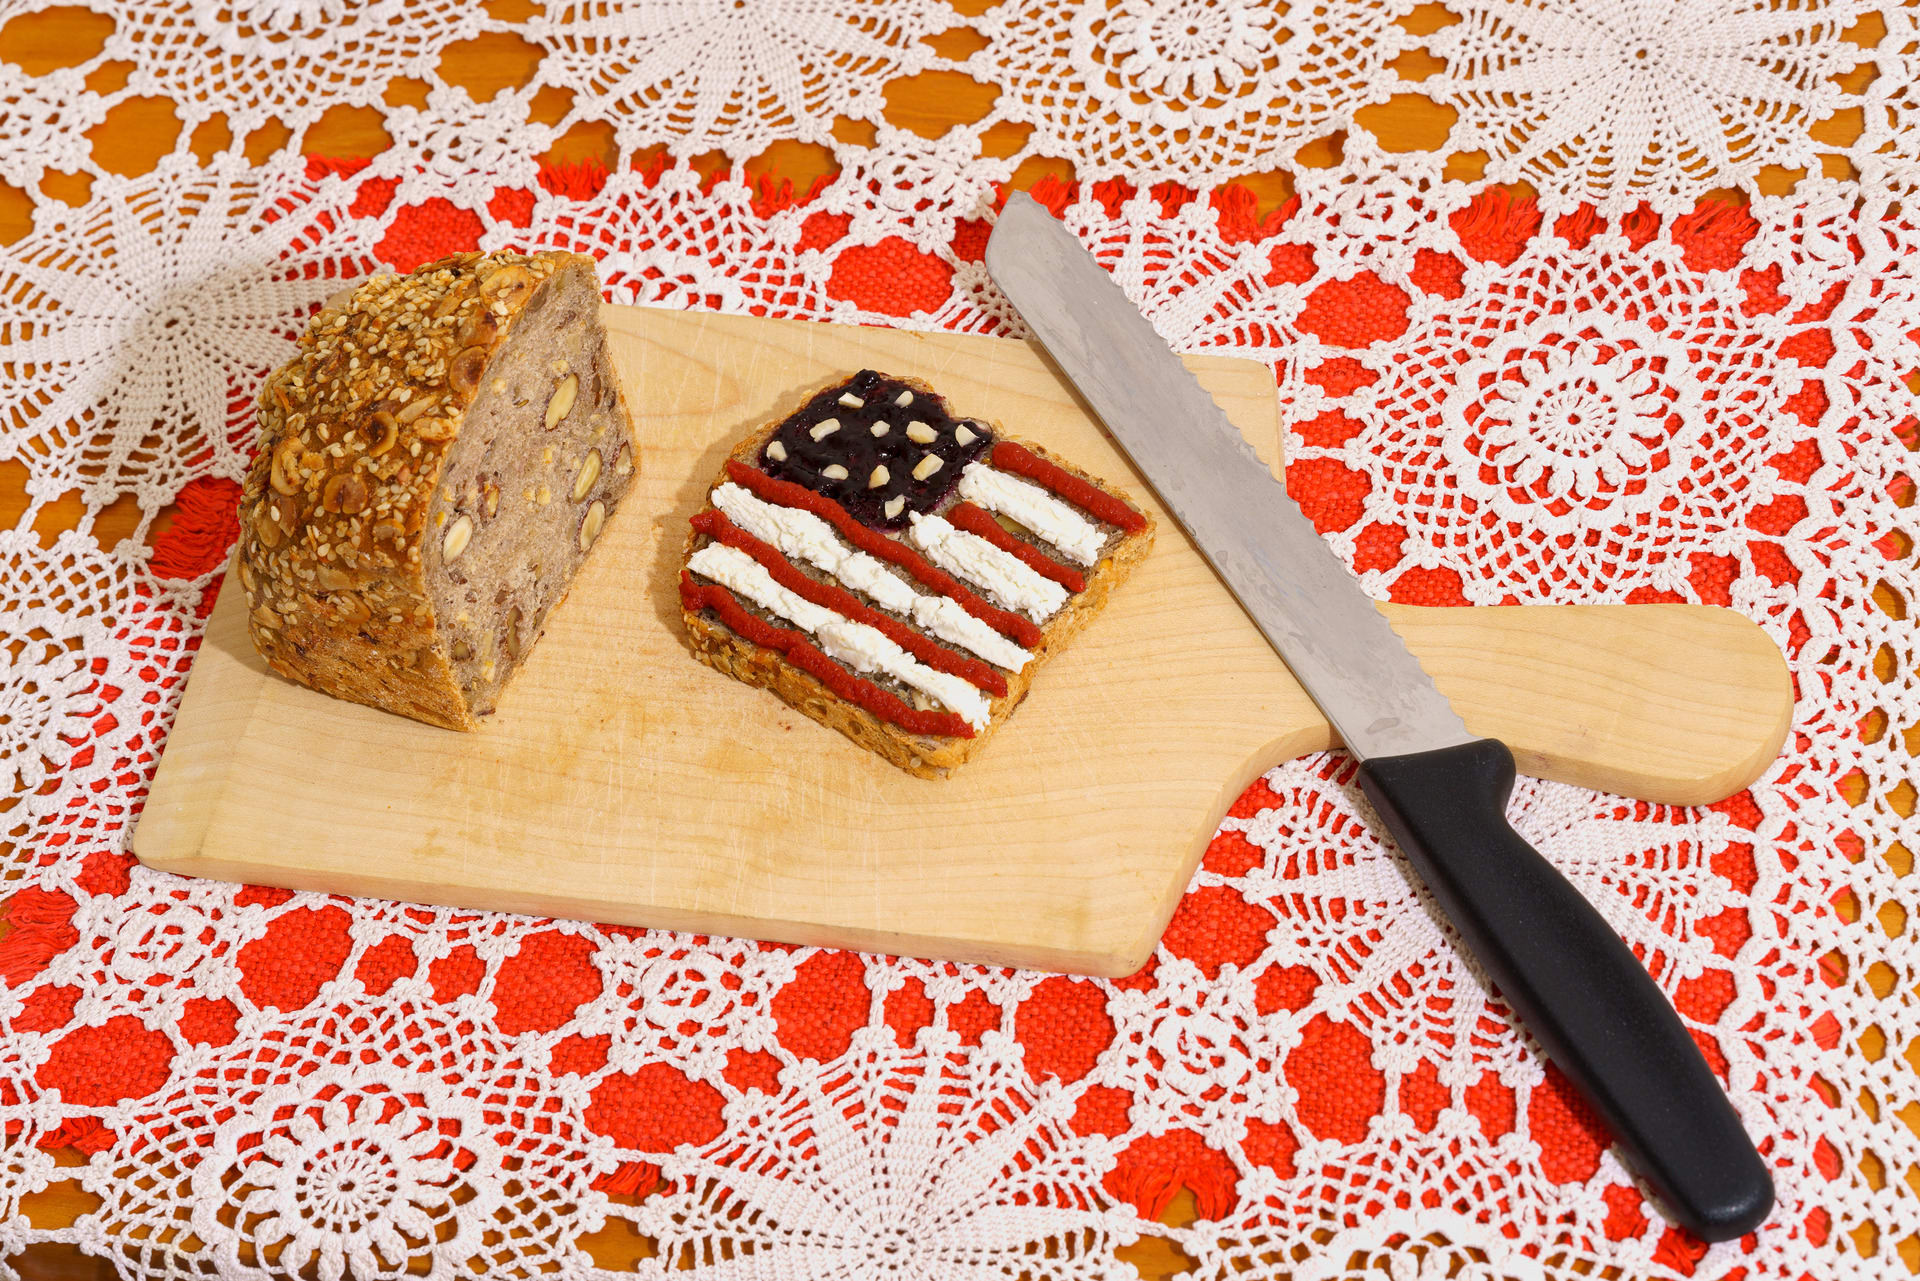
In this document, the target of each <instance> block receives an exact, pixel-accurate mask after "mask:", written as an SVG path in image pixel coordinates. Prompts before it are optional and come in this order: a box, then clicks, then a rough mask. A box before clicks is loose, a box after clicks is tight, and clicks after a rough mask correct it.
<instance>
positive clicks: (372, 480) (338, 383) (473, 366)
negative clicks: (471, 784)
mask: <svg viewBox="0 0 1920 1281" xmlns="http://www.w3.org/2000/svg"><path fill="white" fill-rule="evenodd" d="M599 307H600V288H599V283H598V278H597V275H596V272H595V268H594V263H593V260H592V259H590V258H586V257H583V256H580V255H578V254H567V253H557V252H542V253H536V254H532V255H521V254H508V253H501V254H491V255H485V256H483V255H479V254H460V255H456V256H454V257H451V258H446V259H442V260H441V261H439V262H436V263H431V264H429V265H427V266H424V267H421V268H420V269H418V270H417V271H414V272H412V273H411V274H409V275H404V276H393V275H388V276H377V277H374V278H373V279H371V280H369V281H367V282H366V283H364V284H362V285H360V286H359V287H358V288H357V289H355V290H353V291H352V293H351V295H350V296H348V297H345V298H336V299H335V300H333V301H331V302H330V303H329V304H328V306H327V307H326V308H324V309H323V310H322V311H321V312H320V314H319V315H317V316H316V317H314V319H313V322H312V324H311V325H310V326H309V327H308V330H307V332H306V334H305V336H304V337H303V338H302V339H301V340H300V352H299V354H298V355H297V356H296V357H295V358H294V359H293V360H292V361H290V362H289V363H288V364H286V365H284V366H283V367H281V368H280V369H278V370H276V371H275V372H274V373H273V375H272V376H271V377H269V378H268V380H267V383H266V386H265V387H264V389H263V390H262V391H261V394H260V402H259V410H260V423H261V439H260V453H259V456H258V457H257V458H256V459H255V461H254V465H253V468H252V470H251V472H250V473H249V474H248V476H247V482H246V487H245V490H244V492H243V494H242V497H241V500H240V546H239V556H238V567H239V577H240V582H241V585H242V587H243V588H244V589H245V591H246V593H247V605H248V609H249V616H248V624H249V630H250V632H251V634H252V637H253V641H254V644H255V645H256V646H257V647H258V648H259V650H260V653H261V654H262V655H263V656H264V657H265V658H266V660H267V662H268V664H269V665H270V666H271V667H272V668H273V669H274V670H275V671H277V672H279V673H280V674H281V675H283V676H287V677H291V678H292V679H294V680H296V681H299V682H301V683H302V684H305V685H309V686H311V687H313V688H314V689H317V690H321V691H323V692H325V693H328V694H332V695H335V696H336V697H339V698H344V699H350V700H352V701H354V702H357V703H365V704H367V705H369V706H372V707H380V708H385V709H386V710H388V711H393V712H398V713H400V714H401V715H403V716H410V717H413V718H414V719H415V720H421V721H426V722H428V723H430V724H434V725H440V726H445V727H446V728H449V729H462V730H471V729H475V728H477V727H478V725H479V721H480V718H481V717H483V716H485V715H487V714H488V713H489V712H491V711H492V710H493V708H494V705H495V703H496V702H497V700H498V699H499V697H500V694H501V691H502V690H503V689H504V688H505V687H506V685H507V682H508V681H509V680H510V679H511V678H512V676H513V674H514V672H515V670H517V669H518V667H519V666H520V664H521V663H522V661H523V660H524V659H525V658H526V656H527V654H528V652H529V651H530V650H531V648H532V647H533V644H534V642H535V641H536V640H538V639H539V636H540V633H541V629H542V627H543V626H544V624H545V621H546V617H547V613H548V611H549V610H551V609H552V608H553V607H554V605H555V604H556V603H557V602H558V601H559V600H560V599H561V597H563V596H564V595H565V594H566V591H567V588H568V585H569V584H570V583H571V582H572V581H573V577H574V575H575V574H576V573H577V572H578V571H579V569H580V566H581V564H582V562H583V561H584V560H585V559H586V556H587V553H588V551H589V550H590V549H591V548H592V546H593V544H594V541H595V539H596V538H597V537H598V535H599V533H600V531H601V529H602V528H603V527H604V526H605V524H606V522H607V520H608V519H609V518H610V517H611V516H612V514H613V512H614V509H615V508H616V507H617V506H618V505H619V502H620V499H621V498H622V496H623V495H625V493H626V491H627V488H628V486H629V485H630V484H631V483H632V476H633V471H634V467H635V464H636V461H637V457H636V449H637V443H636V441H635V440H634V435H633V425H632V420H631V418H630V417H629V415H628V412H627V406H626V401H625V399H624V397H623V396H622V394H621V391H620V387H619V384H618V381H617V380H616V378H615V376H614V369H613V362H612V358H611V355H610V354H609V352H608V350H607V344H606V335H605V332H604V330H603V329H602V328H601V325H600V320H599Z"/></svg>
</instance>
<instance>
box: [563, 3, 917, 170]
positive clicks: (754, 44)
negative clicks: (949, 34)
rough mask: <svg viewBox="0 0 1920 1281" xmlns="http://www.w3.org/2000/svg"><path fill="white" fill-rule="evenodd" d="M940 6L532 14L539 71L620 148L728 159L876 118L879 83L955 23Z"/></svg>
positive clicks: (913, 68) (680, 7)
mask: <svg viewBox="0 0 1920 1281" xmlns="http://www.w3.org/2000/svg"><path fill="white" fill-rule="evenodd" d="M952 18H953V14H952V11H951V10H950V9H948V8H947V7H946V5H944V4H941V3H938V2H937V0H847V2H846V3H841V4H835V5H822V4H816V3H812V2H811V0H775V2H774V3H765V4H750V3H748V2H747V0H670V2H669V3H664V4H649V5H645V6H640V5H634V6H632V7H628V6H627V5H626V4H623V3H615V4H611V5H609V4H606V3H603V2H601V0H568V2H567V3H561V4H556V5H552V6H550V7H549V9H548V12H547V14H546V16H544V17H540V18H535V19H532V20H530V21H529V22H528V23H527V25H526V30H527V33H528V35H529V36H530V37H531V38H533V39H534V40H537V41H538V42H539V43H541V44H542V45H544V46H546V48H547V51H548V52H547V57H546V61H545V64H544V69H543V71H542V73H541V74H542V76H543V77H544V78H545V79H546V80H547V81H549V82H550V83H554V84H559V85H564V86H566V87H567V88H569V89H572V90H574V91H575V92H576V93H577V94H578V95H579V97H580V99H581V101H583V102H588V103H591V104H592V105H591V107H590V108H589V110H588V112H587V114H589V115H591V116H593V117H594V118H598V119H610V120H612V121H613V122H614V124H615V128H616V130H617V132H618V134H619V137H620V141H621V145H622V146H629V147H642V146H648V145H652V144H655V143H658V142H659V141H661V140H662V139H667V140H670V141H669V145H670V146H671V148H672V150H673V152H674V154H676V155H688V156H693V155H699V154H701V153H702V152H706V151H712V150H715V149H722V150H725V151H726V153H727V154H728V155H729V156H732V157H734V158H735V159H745V158H746V157H748V156H753V155H756V154H758V153H759V152H760V151H762V150H763V149H764V148H765V147H766V145H767V144H768V143H769V142H771V141H773V140H774V139H775V138H778V137H790V138H796V139H799V140H800V141H803V142H813V143H820V144H823V145H827V146H831V145H833V142H834V138H833V134H832V127H833V122H834V119H835V117H837V116H846V117H849V118H852V119H856V120H871V121H878V120H879V119H880V118H881V117H880V112H881V109H882V108H883V107H884V106H885V99H884V96H883V94H882V88H883V86H884V85H885V84H886V83H887V81H889V80H892V79H893V78H894V77H896V76H903V75H912V74H914V73H915V72H917V71H920V70H923V69H924V68H926V67H927V66H929V65H930V64H931V63H932V61H933V50H932V49H931V48H930V47H929V46H927V45H926V44H923V43H922V42H921V37H922V36H926V35H930V34H932V33H934V32H937V31H940V30H942V29H944V28H946V27H947V26H949V25H951V22H952Z"/></svg>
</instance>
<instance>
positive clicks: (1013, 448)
mask: <svg viewBox="0 0 1920 1281" xmlns="http://www.w3.org/2000/svg"><path fill="white" fill-rule="evenodd" d="M1153 534H1154V522H1153V518H1152V516H1151V515H1150V514H1149V513H1147V512H1144V511H1142V510H1141V509H1140V508H1138V507H1137V506H1135V505H1134V504H1133V503H1132V501H1131V500H1129V499H1128V498H1127V497H1126V496H1125V495H1124V494H1123V493H1122V492H1121V491H1119V490H1118V489H1116V488H1115V487H1113V486H1112V485H1109V484H1107V483H1106V482H1105V481H1101V480H1098V479H1096V478H1095V477H1093V476H1091V475H1089V474H1087V473H1086V472H1084V471H1082V470H1080V469H1079V468H1077V467H1075V466H1073V465H1072V464H1071V463H1068V462H1066V461H1065V460H1063V459H1060V458H1057V457H1055V456H1053V455H1052V454H1050V453H1049V452H1048V451H1047V450H1045V449H1043V448H1041V447H1040V446H1038V445H1035V444H1032V443H1030V442H1023V441H1020V440H1016V439H1014V438H1013V437H1011V436H1009V435H1007V434H1006V433H1005V432H1004V431H1003V430H1002V429H1001V428H1000V427H999V425H997V424H992V423H987V422H984V421H982V420H980V419H976V418H959V417H955V416H954V415H953V414H952V413H951V412H950V410H949V409H948V407H947V404H946V402H945V401H944V400H943V399H942V398H941V397H940V396H939V395H938V394H937V393H936V392H935V391H934V389H933V388H932V387H930V386H928V385H927V384H926V383H924V382H922V381H920V380H918V379H915V378H908V377H898V376H893V375H888V374H882V373H879V372H877V371H874V370H870V369H867V370H861V371H860V372H858V373H856V374H854V375H852V376H851V377H848V378H843V379H837V380H835V381H834V382H832V383H830V384H828V385H827V386H824V387H822V388H820V389H819V390H817V391H815V392H813V393H812V394H811V395H809V396H808V397H807V398H806V401H805V403H804V404H803V405H802V407H801V408H800V409H799V410H797V411H796V412H794V413H792V414H789V415H786V416H784V417H782V418H779V419H776V420H775V421H773V422H770V423H768V424H766V425H765V426H763V427H762V428H760V429H759V430H758V431H756V432H754V433H753V434H752V435H750V436H748V437H747V438H746V439H745V440H743V441H742V442H741V443H740V444H739V445H738V446H737V447H736V448H735V449H734V450H733V453H732V455H731V456H730V457H729V458H728V460H727V462H726V465H725V466H724V467H723V468H722V470H721V474H720V475H719V476H718V477H716V478H715V480H714V483H713V485H712V486H711V487H710V490H709V493H708V497H707V506H706V507H705V509H704V510H702V511H700V512H698V513H697V514H696V515H695V516H694V517H693V521H692V530H691V532H690V533H689V535H688V538H687V544H686V562H685V567H684V569H683V570H682V572H681V577H680V596H681V604H682V616H683V618H684V619H685V622H686V625H687V632H688V635H689V638H690V639H691V641H692V644H693V651H694V654H695V656H696V657H698V658H699V659H700V661H701V662H703V663H706V664H707V665H708V666H710V667H713V668H715V669H717V670H719V671H722V672H725V673H727V674H728V675H730V676H732V677H734V678H735V679H737V680H741V681H744V682H746V683H747V684H749V685H755V686H759V687H762V688H765V689H769V690H771V691H772V692H773V693H775V694H777V695H778V696H779V697H780V698H781V699H782V700H784V701H785V702H786V703H787V704H788V705H789V706H791V707H793V708H794V709H796V710H797V711H799V712H801V713H803V714H804V715H806V716H809V717H811V718H812V719H814V720H816V721H819V722H820V723H821V724H823V725H826V726H829V727H830V728H833V729H836V730H839V731H840V732H841V733H842V734H844V735H846V736H847V737H848V738H850V739H852V740H853V741H854V742H856V743H858V744H859V745H860V746H862V747H865V748H867V749H868V750H870V751H873V752H876V753H878V754H879V755H880V756H882V757H884V758H885V759H886V760H888V761H889V762H891V763H892V764H894V765H897V766H899V767H900V768H901V769H903V770H906V771H908V772H909V773H912V774H915V775H918V776H919V777H922V778H944V777H945V776H946V775H947V774H948V773H950V772H951V771H952V770H953V769H955V768H957V767H958V766H960V765H962V764H964V763H965V762H966V761H968V760H970V759H971V758H972V757H973V756H974V755H976V754H977V753H978V752H979V751H980V750H981V749H982V748H983V747H984V746H985V745H986V742H987V740H988V739H989V738H990V737H992V735H993V732H994V731H995V730H996V729H998V728H999V726H1000V725H1002V724H1004V723H1005V721H1006V719H1007V718H1008V717H1009V716H1010V715H1012V713H1013V711H1014V709H1015V708H1016V707H1018V706H1019V705H1020V703H1021V701H1022V700H1023V699H1024V698H1025V697H1026V695H1027V692H1028V690H1029V689H1030V688H1031V687H1032V684H1033V681H1034V678H1035V676H1036V674H1037V673H1038V672H1039V670H1040V668H1041V667H1042V666H1044V665H1045V663H1046V661H1047V659H1048V658H1050V657H1051V656H1053V655H1054V654H1056V653H1058V652H1060V650H1061V649H1062V648H1063V647H1064V646H1065V645H1066V644H1067V643H1068V642H1069V641H1070V640H1071V639H1072V638H1073V636H1074V635H1075V634H1076V633H1078V632H1079V631H1080V629H1081V628H1082V627H1084V626H1085V625H1086V624H1087V622H1088V621H1089V620H1090V619H1092V617H1093V616H1094V615H1095V614H1096V613H1098V612H1099V611H1100V608H1101V607H1102V606H1103V605H1104V604H1105V603H1106V601H1107V597H1108V594H1109V593H1111V592H1112V591H1113V589H1114V588H1115V587H1116V586H1118V585H1119V583H1120V582H1121V581H1122V580H1123V579H1124V578H1125V577H1126V576H1127V575H1128V574H1129V573H1131V572H1132V570H1133V568H1134V566H1136V565H1138V564H1139V563H1140V562H1141V561H1142V560H1143V559H1145V557H1146V555H1147V552H1148V551H1149V549H1150V548H1151V547H1152V545H1153Z"/></svg>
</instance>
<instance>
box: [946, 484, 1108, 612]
mask: <svg viewBox="0 0 1920 1281" xmlns="http://www.w3.org/2000/svg"><path fill="white" fill-rule="evenodd" d="M946 516H947V519H948V520H950V521H952V522H953V523H954V525H955V526H956V527H957V528H960V529H964V530H966V531H967V532H968V533H969V534H978V535H980V537H982V538H984V539H986V540H987V541H988V542H990V543H992V544H993V545H994V546H995V547H998V548H999V549H1000V550H1001V551H1003V552H1009V553H1011V554H1012V555H1014V556H1017V557H1019V558H1020V559H1021V560H1022V561H1023V562H1025V564H1026V565H1027V567H1028V568H1029V569H1031V570H1033V571H1034V572H1035V573H1037V574H1040V575H1042V576H1043V577H1046V578H1051V579H1052V580H1053V581H1054V582H1056V583H1058V584H1060V585H1061V586H1062V587H1064V588H1066V589H1067V590H1068V591H1070V592H1084V591H1086V590H1087V579H1086V576H1085V575H1084V574H1082V573H1081V572H1080V571H1079V570H1077V569H1075V568H1074V567H1073V566H1071V565H1062V564H1061V563H1060V562H1059V561H1057V560H1055V559H1053V558H1052V557H1051V556H1048V555H1047V554H1046V553H1045V552H1043V551H1041V550H1040V549H1039V548H1037V547H1035V546H1033V545H1032V544H1031V543H1023V542H1021V541H1020V540H1019V539H1017V538H1015V537H1014V536H1013V535H1012V534H1009V533H1008V532H1007V531H1006V530H1004V529H1002V528H1001V527H1000V522H999V521H997V520H995V519H994V518H993V517H992V516H991V515H989V514H988V513H987V511H986V509H985V508H982V507H975V506H974V505H973V504H972V503H966V502H960V503H955V504H954V505H953V506H952V507H949V508H948V509H947V513H946Z"/></svg>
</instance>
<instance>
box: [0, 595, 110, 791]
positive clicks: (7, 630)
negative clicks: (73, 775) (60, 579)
mask: <svg viewBox="0 0 1920 1281" xmlns="http://www.w3.org/2000/svg"><path fill="white" fill-rule="evenodd" d="M34 633H39V635H37V636H36V635H35V634H34ZM79 640H80V636H79V635H78V633H75V632H71V631H64V630H63V631H61V632H57V633H54V634H52V635H47V634H45V632H44V631H43V629H41V628H38V627H36V628H34V629H33V630H32V631H31V632H28V631H26V630H24V629H18V630H17V629H16V628H15V627H13V626H4V627H0V796H13V795H16V794H17V793H20V792H33V791H38V790H39V789H40V787H41V785H42V784H44V783H45V782H46V781H47V779H48V777H49V776H50V775H51V774H52V773H53V772H54V771H55V770H57V769H58V768H59V766H60V765H61V764H63V763H64V762H65V761H66V759H67V758H68V757H70V756H71V755H72V754H73V747H72V743H74V742H77V741H78V740H80V739H81V738H83V737H84V736H85V735H86V732H87V726H88V723H89V722H90V720H91V716H90V715H89V713H90V711H91V710H92V708H93V707H94V706H95V700H91V699H89V698H88V697H87V691H88V689H89V688H90V687H91V686H92V685H93V680H94V677H93V671H92V669H91V666H90V664H89V662H88V658H87V654H86V652H85V651H84V650H82V649H80V648H78V642H79Z"/></svg>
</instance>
